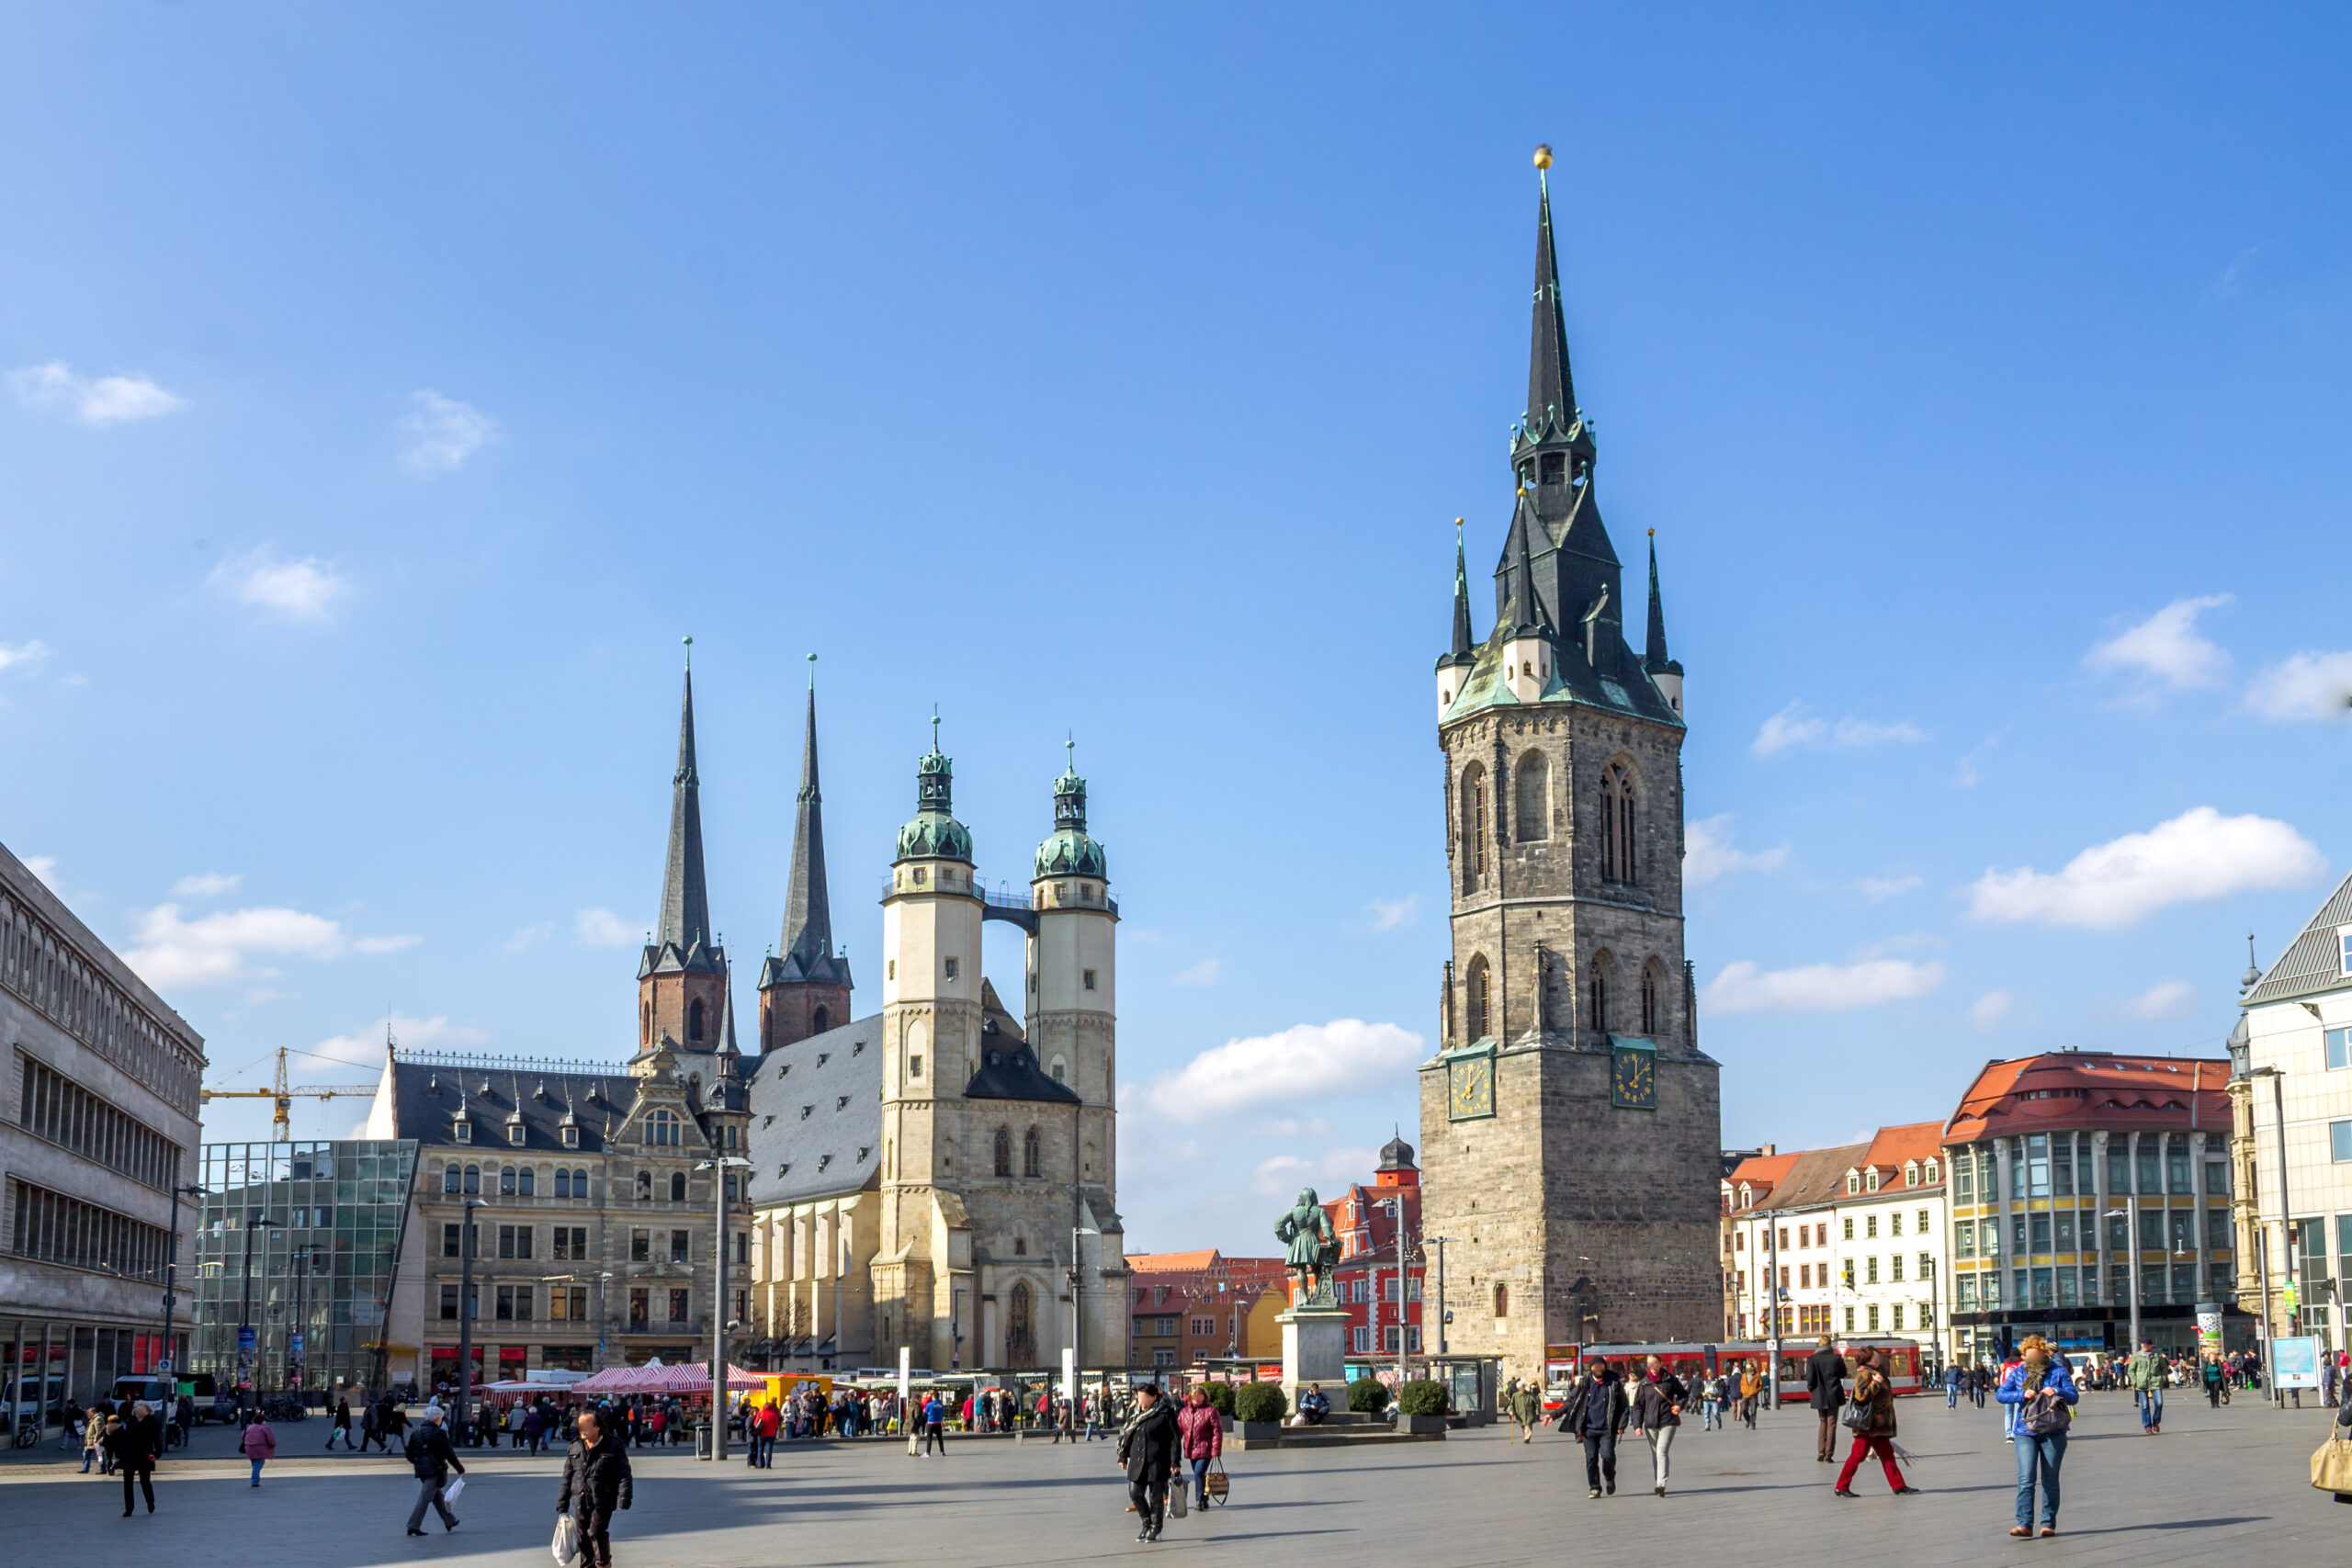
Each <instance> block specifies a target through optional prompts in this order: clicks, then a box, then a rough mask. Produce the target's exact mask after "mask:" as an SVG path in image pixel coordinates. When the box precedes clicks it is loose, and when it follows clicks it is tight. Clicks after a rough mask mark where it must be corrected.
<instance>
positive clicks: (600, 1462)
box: [555, 1410, 629, 1568]
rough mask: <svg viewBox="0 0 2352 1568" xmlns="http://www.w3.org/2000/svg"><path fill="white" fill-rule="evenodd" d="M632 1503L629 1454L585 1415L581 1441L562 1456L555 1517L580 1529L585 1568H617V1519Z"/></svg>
mask: <svg viewBox="0 0 2352 1568" xmlns="http://www.w3.org/2000/svg"><path fill="white" fill-rule="evenodd" d="M628 1503H629V1470H628V1450H626V1449H624V1448H622V1447H621V1445H620V1444H619V1443H618V1442H616V1441H614V1440H613V1439H611V1438H607V1437H605V1427H604V1423H603V1422H602V1421H600V1420H598V1419H597V1417H596V1413H595V1412H594V1411H593V1410H583V1411H582V1412H581V1413H580V1438H579V1440H578V1441H577V1442H575V1443H573V1444H572V1445H571V1450H570V1451H569V1452H567V1453H566V1454H565V1455H564V1456H563V1487H562V1489H561V1490H560V1491H559V1492H558V1493H557V1494H556V1496H555V1511H556V1512H557V1513H559V1514H570V1515H571V1518H572V1522H573V1523H574V1524H576V1525H578V1526H579V1527H580V1561H581V1563H582V1568H613V1537H612V1529H613V1514H614V1511H615V1510H616V1509H622V1508H627V1507H628Z"/></svg>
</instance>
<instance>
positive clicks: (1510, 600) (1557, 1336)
mask: <svg viewBox="0 0 2352 1568" xmlns="http://www.w3.org/2000/svg"><path fill="white" fill-rule="evenodd" d="M1548 164H1549V155H1548V153H1539V154H1538V165H1539V168H1546V167H1548ZM1539 178H1540V180H1541V181H1542V188H1541V190H1540V194H1539V198H1538V209H1537V229H1536V264H1535V298H1534V323H1533V333H1532V348H1531V354H1530V364H1529V374H1528V400H1527V412H1526V415H1525V418H1524V419H1523V420H1522V421H1521V423H1520V424H1519V425H1518V426H1517V428H1516V429H1515V431H1514V433H1513V436H1512V440H1511V453H1510V460H1511V468H1512V478H1513V481H1514V489H1515V498H1514V502H1513V507H1512V513H1511V519H1510V529H1509V531H1508V533H1507V536H1506V537H1505V539H1504V542H1503V548H1502V552H1501V558H1500V560H1499V561H1498V565H1497V567H1496V570H1495V602H1496V622H1495V626H1494V629H1493V631H1492V632H1491V634H1490V635H1489V636H1488V637H1487V639H1486V640H1485V641H1484V642H1483V643H1480V642H1478V641H1476V638H1475V637H1474V633H1473V629H1472V625H1471V611H1470V594H1469V580H1468V573H1467V570H1466V565H1465V562H1464V554H1463V551H1462V549H1461V547H1460V546H1459V545H1458V544H1457V547H1456V551H1455V565H1454V597H1453V646H1452V648H1451V649H1450V650H1449V651H1448V652H1447V653H1445V654H1444V655H1443V656H1442V657H1441V658H1440V659H1439V660H1438V665H1437V701H1438V742H1439V747H1440V750H1442V753H1443V756H1444V761H1445V829H1446V832H1445V842H1446V858H1447V866H1448V872H1449V876H1450V880H1451V883H1452V887H1453V910H1452V919H1453V959H1452V960H1451V961H1450V962H1449V963H1448V964H1447V967H1446V980H1445V987H1444V990H1443V993H1442V1015H1441V1028H1440V1036H1441V1040H1440V1047H1439V1050H1438V1053H1437V1054H1436V1055H1434V1056H1433V1057H1432V1058H1431V1059H1430V1061H1428V1062H1426V1063H1425V1064H1423V1066H1422V1068H1421V1144H1422V1162H1423V1181H1422V1190H1423V1212H1424V1214H1425V1216H1426V1225H1427V1230H1428V1234H1430V1235H1447V1236H1450V1237H1453V1238H1454V1247H1456V1248H1458V1250H1457V1251H1455V1252H1454V1253H1453V1257H1452V1258H1450V1259H1449V1263H1450V1266H1451V1268H1452V1269H1453V1270H1455V1271H1456V1273H1455V1274H1454V1278H1456V1279H1458V1280H1460V1281H1461V1283H1460V1285H1459V1286H1457V1287H1456V1288H1458V1289H1460V1290H1461V1291H1462V1292H1463V1294H1462V1297H1461V1298H1460V1299H1461V1300H1462V1301H1463V1303H1464V1306H1463V1307H1461V1308H1457V1309H1456V1313H1455V1320H1456V1323H1457V1324H1459V1325H1461V1326H1460V1327H1458V1328H1456V1330H1455V1331H1454V1332H1453V1336H1452V1348H1453V1349H1454V1350H1456V1351H1468V1352H1488V1353H1493V1354H1497V1355H1499V1356H1501V1357H1502V1358H1503V1359H1504V1363H1505V1365H1504V1373H1505V1375H1506V1376H1509V1375H1514V1374H1517V1375H1525V1376H1536V1377H1540V1376H1542V1375H1543V1372H1544V1359H1545V1350H1546V1347H1547V1346H1550V1345H1558V1344H1563V1343H1566V1342H1567V1341H1569V1340H1571V1339H1574V1338H1577V1337H1589V1336H1590V1335H1592V1334H1596V1333H1597V1334H1598V1335H1599V1336H1600V1337H1604V1338H1609V1339H1645V1338H1646V1339H1702V1338H1706V1337H1709V1336H1711V1335H1713V1333H1714V1332H1715V1331H1716V1330H1717V1328H1719V1327H1720V1303H1721V1300H1722V1295H1721V1275H1720V1271H1719V1267H1718V1262H1717V1258H1716V1218H1717V1214H1716V1210H1717V1184H1718V1181H1719V1179H1720V1176H1721V1165H1720V1145H1719V1141H1718V1140H1719V1125H1720V1116H1719V1100H1718V1091H1717V1081H1716V1080H1717V1069H1716V1065H1715V1063H1714V1062H1713V1060H1711V1059H1710V1058H1709V1057H1707V1056H1706V1055H1704V1054H1703V1053H1702V1052H1701V1051H1700V1049H1699V1044H1698V1036H1697V1030H1696V1022H1695V1018H1694V1012H1695V1009H1694V1005H1693V1003H1694V998H1693V994H1692V993H1693V988H1692V985H1691V978H1690V973H1689V969H1688V966H1687V965H1686V964H1685V963H1684V960H1683V946H1682V873H1681V864H1682V848H1683V842H1682V826H1683V813H1682V778H1681V750H1682V739H1683V733H1684V724H1683V715H1682V668H1681V666H1680V665H1679V664H1678V663H1676V662H1675V661H1674V660H1673V659H1672V658H1671V657H1670V656H1669V655H1668V651H1667V646H1666V625H1665V616H1664V611H1663V604H1662V601H1661V596H1660V593H1659V590H1658V582H1657V547H1656V545H1655V543H1653V544H1652V546H1651V550H1650V585H1649V586H1650V593H1649V617H1648V625H1647V627H1646V646H1645V650H1644V651H1643V652H1641V653H1638V654H1637V653H1636V652H1635V651H1634V649H1633V648H1632V647H1631V646H1630V645H1629V643H1628V642H1627V640H1626V637H1625V633H1624V626H1623V603H1624V595H1623V567H1622V565H1621V563H1620V562H1619V560H1618V558H1617V553H1616V550H1615V548H1614V547H1613V546H1612V545H1611V542H1610V538H1609V534H1608V531H1607V529H1606V528H1605V527H1604V526H1603V525H1602V524H1601V520H1600V505H1599V502H1598V500H1597V499H1596V485H1595V481H1594V464H1595V446H1594V441H1593V435H1592V428H1591V424H1590V422H1589V421H1588V420H1587V419H1586V418H1585V416H1584V413H1583V411H1582V410H1581V409H1580V408H1578V407H1577V400H1576V391H1575V387H1574V384H1573V382H1572V380H1571V378H1570V375H1569V364H1568V352H1567V342H1566V322H1565V319H1564V317H1563V314H1562V310H1561V304H1560V288H1559V269H1558V265H1557V263H1556V259H1555V250H1554V243H1553V228H1552V209H1551V192H1550V187H1549V183H1548V175H1540V176H1539Z"/></svg>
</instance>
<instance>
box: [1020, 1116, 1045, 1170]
mask: <svg viewBox="0 0 2352 1568" xmlns="http://www.w3.org/2000/svg"><path fill="white" fill-rule="evenodd" d="M1021 1174H1022V1175H1023V1176H1032V1177H1035V1176H1043V1175H1045V1174H1046V1162H1045V1151H1044V1147H1043V1145H1040V1143H1039V1142H1038V1139H1037V1129H1036V1128H1035V1127H1032V1128H1030V1129H1029V1130H1028V1131H1027V1132H1026V1133H1023V1134H1021Z"/></svg>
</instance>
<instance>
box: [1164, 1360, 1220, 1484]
mask: <svg viewBox="0 0 2352 1568" xmlns="http://www.w3.org/2000/svg"><path fill="white" fill-rule="evenodd" d="M1176 1431H1177V1437H1178V1439H1179V1441H1180V1443H1181V1445H1182V1452H1183V1456H1184V1462H1185V1463H1187V1464H1189V1465H1191V1466H1192V1467H1193V1506H1194V1507H1197V1508H1203V1509H1205V1508H1206V1507H1207V1506H1209V1462H1210V1461H1212V1460H1216V1459H1221V1458H1223V1457H1224V1455H1225V1422H1224V1420H1223V1418H1222V1417H1220V1416H1218V1415H1217V1409H1216V1405H1214V1404H1210V1403H1209V1391H1208V1389H1207V1387H1206V1386H1205V1385H1204V1384H1201V1383H1194V1384H1193V1386H1192V1389H1191V1391H1190V1392H1188V1393H1186V1394H1185V1395H1184V1407H1183V1408H1182V1409H1181V1410H1179V1411H1177V1412H1176ZM1176 1484H1177V1485H1179V1486H1182V1484H1183V1483H1182V1481H1179V1482H1178V1483H1176Z"/></svg>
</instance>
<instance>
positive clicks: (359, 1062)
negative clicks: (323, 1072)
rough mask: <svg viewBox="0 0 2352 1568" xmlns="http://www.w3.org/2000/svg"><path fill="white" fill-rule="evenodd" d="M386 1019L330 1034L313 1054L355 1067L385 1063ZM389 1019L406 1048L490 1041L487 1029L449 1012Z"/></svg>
mask: <svg viewBox="0 0 2352 1568" xmlns="http://www.w3.org/2000/svg"><path fill="white" fill-rule="evenodd" d="M385 1023H386V1020H383V1019H380V1018H379V1019H377V1020H375V1021H373V1022H370V1023H368V1024H365V1025H363V1026H361V1027H360V1028H358V1029H355V1030H353V1031H352V1032H350V1033H348V1034H330V1035H329V1036H327V1037H326V1038H325V1039H324V1040H322V1041H320V1042H319V1043H317V1044H315V1045H313V1046H311V1050H310V1055H313V1056H322V1057H324V1058H325V1059H327V1060H328V1061H331V1062H346V1063H349V1064H351V1065H352V1066H362V1067H381V1066H383V1065H384V1026H385ZM390 1025H391V1030H392V1038H393V1039H395V1040H397V1041H399V1042H400V1043H401V1048H402V1049H404V1050H405V1049H411V1048H413V1049H418V1050H422V1049H424V1048H425V1047H427V1046H430V1047H433V1048H435V1049H439V1050H449V1049H453V1048H457V1047H462V1046H467V1045H486V1044H488V1043H490V1035H489V1033H488V1032H486V1031H483V1030H480V1029H476V1028H473V1027H472V1026H471V1025H469V1024H460V1023H451V1022H450V1021H449V1015H448V1014H447V1013H435V1014H434V1015H433V1016H432V1017H431V1018H411V1017H410V1016H409V1015H408V1014H406V1013H404V1012H395V1013H394V1014H392V1016H391V1018H390Z"/></svg>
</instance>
